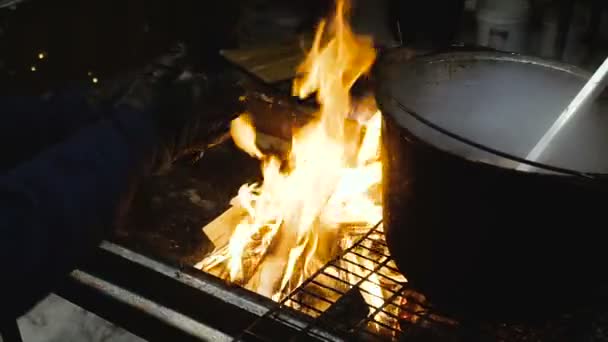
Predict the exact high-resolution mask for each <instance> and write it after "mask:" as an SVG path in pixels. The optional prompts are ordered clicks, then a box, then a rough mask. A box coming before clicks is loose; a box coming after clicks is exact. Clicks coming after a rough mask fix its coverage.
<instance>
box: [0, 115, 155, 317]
mask: <svg viewBox="0 0 608 342" xmlns="http://www.w3.org/2000/svg"><path fill="white" fill-rule="evenodd" d="M155 136H156V134H155V132H154V125H153V123H152V122H151V120H150V119H149V116H148V115H146V114H145V113H138V112H134V111H129V110H127V109H120V110H118V112H117V113H114V114H113V115H111V116H110V117H106V118H104V119H102V120H99V121H97V122H96V123H94V124H91V125H88V126H86V127H84V128H81V129H80V130H79V131H78V133H77V134H75V135H73V136H71V137H70V138H69V139H66V140H65V141H63V142H62V143H60V144H56V145H54V146H53V147H52V148H49V149H47V150H45V151H44V152H42V153H40V154H38V155H37V156H36V157H35V158H33V159H32V160H30V161H28V162H26V163H22V164H20V165H19V166H17V167H15V168H14V169H12V170H10V171H9V172H7V173H6V174H4V175H3V176H0V218H1V220H2V221H0V232H1V235H0V236H1V240H0V260H3V262H4V269H3V272H2V273H3V277H2V278H3V279H2V281H1V282H0V284H2V285H0V286H1V289H0V297H2V298H0V303H1V304H0V308H1V309H0V311H2V312H1V313H2V314H4V315H6V314H13V313H22V312H23V311H24V310H27V309H28V308H29V307H30V306H31V305H32V304H34V303H35V302H36V301H37V300H39V299H41V298H42V296H44V295H45V294H46V293H48V292H49V291H50V290H51V289H52V287H53V286H54V285H55V284H56V282H57V281H58V280H59V279H61V277H62V276H65V275H66V274H67V272H69V271H70V270H71V269H73V268H74V267H75V266H76V265H77V263H78V262H79V261H80V259H81V257H82V256H83V255H84V254H85V253H86V251H87V249H90V248H91V247H92V246H94V244H95V243H98V242H99V239H100V238H101V236H103V234H104V230H107V229H109V228H111V227H112V226H113V225H114V223H115V220H116V215H117V213H118V211H119V210H121V204H122V203H123V201H124V199H125V196H127V195H128V194H129V193H130V192H131V191H132V190H133V187H134V185H135V184H136V181H137V179H139V178H140V177H141V175H142V174H143V173H145V172H146V166H147V165H148V164H149V161H151V160H152V158H153V154H154V150H155V146H156V142H155Z"/></svg>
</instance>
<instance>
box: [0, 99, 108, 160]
mask: <svg viewBox="0 0 608 342" xmlns="http://www.w3.org/2000/svg"><path fill="white" fill-rule="evenodd" d="M87 91H89V89H87V88H72V89H67V90H63V91H61V92H55V93H49V94H46V95H43V96H38V97H34V96H10V97H6V96H5V97H0V153H1V154H2V156H3V157H2V158H0V170H6V168H8V167H11V166H14V165H15V164H16V163H19V162H21V161H23V160H27V159H29V158H31V157H32V156H33V155H35V154H37V153H38V152H40V150H41V149H43V148H45V147H47V146H49V145H52V144H56V143H58V142H61V141H62V140H63V139H65V138H66V137H69V136H70V135H71V134H73V133H74V132H76V131H77V130H78V129H80V128H81V127H83V126H85V125H87V124H90V123H92V122H95V121H97V120H99V119H100V117H101V116H102V112H101V110H99V109H97V108H94V107H91V106H89V104H88V103H87V99H86V94H87Z"/></svg>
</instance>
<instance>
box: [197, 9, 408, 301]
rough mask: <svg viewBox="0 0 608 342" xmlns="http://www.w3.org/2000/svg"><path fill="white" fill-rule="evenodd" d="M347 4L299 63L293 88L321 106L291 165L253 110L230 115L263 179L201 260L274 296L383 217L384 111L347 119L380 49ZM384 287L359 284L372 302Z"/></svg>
mask: <svg viewBox="0 0 608 342" xmlns="http://www.w3.org/2000/svg"><path fill="white" fill-rule="evenodd" d="M347 9H348V4H347V2H345V1H342V0H338V2H337V6H336V13H335V17H334V18H333V20H331V21H330V22H327V21H325V20H324V21H321V23H320V24H319V26H318V29H317V32H316V36H315V39H314V43H313V46H312V48H311V50H310V52H309V53H308V55H307V58H306V59H305V61H304V62H303V63H302V64H301V65H300V66H299V68H298V70H297V71H298V74H299V75H300V77H299V78H298V79H297V80H296V81H295V82H294V84H293V93H294V95H297V96H299V97H301V98H305V97H308V96H310V95H311V94H313V93H315V92H316V95H317V101H318V103H319V104H320V111H319V113H318V115H317V116H316V117H317V119H316V120H314V121H313V122H310V123H308V124H307V125H306V126H304V127H303V128H301V129H299V130H298V131H297V132H296V133H295V135H294V137H293V141H292V147H291V151H290V152H289V156H288V161H289V168H288V169H287V171H285V167H284V163H283V161H281V160H279V159H278V158H277V157H275V156H272V155H264V154H263V153H262V152H261V151H260V150H259V149H258V148H257V146H256V144H255V128H254V127H253V126H252V124H251V121H250V120H249V118H248V117H247V116H242V117H240V118H238V119H237V120H235V121H234V122H233V124H232V130H231V133H232V135H233V138H234V141H235V142H236V144H237V146H239V147H240V148H241V149H243V150H245V151H246V152H247V153H249V154H250V155H252V156H254V157H256V158H259V159H260V160H262V171H263V178H264V181H263V183H261V184H246V185H243V186H242V187H241V189H240V190H239V193H238V195H237V196H236V197H235V198H234V199H233V201H232V205H233V206H235V207H237V208H240V209H242V211H243V212H244V213H245V215H244V218H243V219H242V221H241V222H240V223H239V224H238V225H237V226H236V229H235V231H234V233H233V235H232V237H231V239H230V241H229V243H228V244H227V245H226V246H221V247H220V248H218V249H216V250H215V251H214V252H213V253H212V254H211V255H209V256H208V257H206V258H205V259H204V260H202V261H201V262H200V263H198V264H197V265H196V267H198V268H200V269H203V270H205V271H208V272H211V273H214V274H216V275H218V276H220V277H223V278H225V279H227V280H230V281H231V282H235V283H237V284H240V285H242V286H244V287H245V288H248V289H250V290H252V291H255V292H257V293H260V294H262V295H265V296H267V297H270V298H272V299H274V300H277V301H278V300H280V299H282V298H283V297H284V296H285V295H287V294H288V293H290V292H291V291H293V290H294V289H295V288H296V287H297V286H298V285H300V284H301V283H302V282H303V281H304V280H305V279H307V278H308V277H310V276H311V275H312V274H313V273H314V272H315V271H316V270H317V269H319V268H320V267H321V266H323V265H324V264H326V263H327V262H328V261H329V260H331V259H332V258H333V257H334V256H335V255H336V253H338V252H340V250H344V249H346V248H348V247H350V246H351V245H352V244H353V243H354V242H355V241H356V239H357V238H358V237H359V236H361V231H362V229H361V227H367V229H369V228H370V227H372V226H373V225H375V224H376V223H378V222H379V221H380V220H381V218H382V203H381V196H380V191H379V188H380V184H381V182H382V170H381V169H382V167H381V163H380V160H379V144H380V122H381V114H380V112H379V111H378V110H377V109H375V107H374V108H373V109H372V111H371V113H373V115H371V118H370V119H367V120H361V121H353V120H349V119H347V117H348V115H349V113H351V112H352V111H353V110H355V106H353V105H352V103H351V97H350V90H351V87H352V86H353V85H354V83H355V82H356V81H357V80H358V79H359V78H360V77H361V76H362V75H364V74H365V73H367V72H368V71H369V70H370V68H371V66H372V64H373V62H374V59H375V57H376V51H375V49H374V47H373V43H372V40H371V39H370V38H368V37H361V36H357V35H355V34H354V33H353V32H352V30H351V29H350V27H349V26H348V24H347V23H346V20H345V15H346V12H347ZM356 114H357V113H356ZM357 116H360V117H364V116H365V115H357ZM367 117H368V118H369V117H370V115H367ZM357 262H358V264H359V265H360V266H362V268H361V267H358V266H354V265H352V264H349V266H347V267H348V268H349V270H350V271H351V272H353V273H355V274H359V273H361V272H362V270H363V268H365V267H372V265H366V261H365V260H364V259H361V260H357ZM337 276H340V277H348V275H346V276H344V275H337ZM399 277H401V276H399ZM400 279H401V280H402V281H405V279H404V278H403V277H401V278H400ZM379 284H380V279H378V276H377V275H372V276H371V277H369V279H368V281H367V282H366V283H365V284H363V285H362V288H363V289H364V290H365V291H366V294H364V295H363V296H364V299H365V300H366V301H367V302H368V304H369V305H370V307H373V308H378V307H380V306H381V305H382V303H383V302H384V297H385V296H386V295H385V294H384V293H383V290H382V288H381V287H380V286H379Z"/></svg>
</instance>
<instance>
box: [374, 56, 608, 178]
mask: <svg viewBox="0 0 608 342" xmlns="http://www.w3.org/2000/svg"><path fill="white" fill-rule="evenodd" d="M454 60H457V61H465V60H467V61H471V60H473V61H483V60H493V61H496V60H499V61H507V62H517V63H525V64H534V65H539V66H543V67H547V68H552V69H555V70H559V71H562V72H566V73H568V74H571V75H573V76H576V77H578V78H581V79H584V80H587V79H589V78H590V77H591V73H590V72H588V71H586V70H584V69H581V68H579V67H577V66H574V65H570V64H567V63H563V62H559V61H554V60H547V59H542V58H539V57H533V56H527V55H523V54H518V53H512V52H502V51H488V50H474V49H473V50H470V49H462V48H460V47H455V48H454V51H443V52H439V53H430V54H426V55H423V56H420V57H416V58H411V52H410V51H409V50H407V49H406V48H397V49H393V50H390V51H386V52H385V53H384V54H382V56H381V58H380V59H379V60H378V63H377V65H376V67H375V69H377V72H375V74H376V75H380V77H382V75H383V74H385V71H384V70H386V69H387V68H388V67H390V66H392V65H395V64H410V65H415V64H417V63H441V62H445V61H454ZM378 81H379V83H378V84H382V80H381V79H380V80H378ZM376 100H377V103H378V107H379V109H380V110H381V112H382V113H383V114H384V115H383V117H384V116H388V117H391V118H390V119H391V122H392V124H397V123H396V122H395V121H394V119H393V118H392V115H391V111H390V110H385V109H387V107H388V103H391V102H392V104H393V105H396V106H397V107H399V109H400V110H401V111H402V112H404V113H405V114H407V115H409V116H411V117H412V118H414V119H415V120H416V121H418V122H420V123H421V124H423V125H424V126H426V127H427V128H429V129H431V130H434V131H437V132H439V133H440V134H442V135H444V136H447V137H448V138H450V139H452V140H455V141H458V142H459V143H462V144H465V145H467V146H470V147H472V148H475V149H478V150H481V151H483V152H486V153H489V154H492V155H495V156H498V157H501V158H504V159H507V160H510V161H513V162H517V163H522V164H526V165H530V166H533V167H535V168H537V169H541V170H544V171H549V172H551V173H549V174H547V173H543V172H539V171H537V170H531V171H521V170H517V169H515V168H512V167H507V166H503V165H499V164H495V163H490V162H487V161H484V160H481V159H478V158H471V157H467V156H462V155H459V154H457V153H455V152H452V151H448V150H446V149H444V148H441V147H438V146H436V145H435V144H433V143H432V142H430V141H428V140H427V139H423V138H421V137H420V136H418V135H416V134H415V133H414V132H412V131H411V130H409V129H407V128H406V127H401V126H400V128H401V129H404V130H406V131H407V132H408V134H410V135H411V136H413V137H415V138H416V139H417V140H419V141H420V142H423V143H425V144H426V145H428V146H431V147H433V148H434V149H436V150H439V151H441V152H443V153H447V154H449V155H451V156H454V157H458V158H461V159H464V160H467V161H470V162H475V163H482V164H484V165H488V166H491V167H495V168H499V169H503V170H505V171H510V172H515V173H518V174H534V175H542V176H553V177H562V178H566V177H577V178H584V179H587V180H593V179H608V173H601V172H583V171H577V170H574V169H570V168H564V167H557V166H552V165H549V164H546V163H541V162H534V161H530V160H528V159H526V158H522V157H518V156H515V155H513V154H511V153H506V152H502V151H500V150H498V149H494V148H492V147H489V146H486V145H485V144H481V143H478V142H476V141H473V140H470V139H468V138H465V137H463V136H461V135H459V134H457V133H454V132H452V131H450V130H449V129H445V128H442V127H441V126H440V125H437V124H435V123H433V122H432V121H430V120H428V119H427V118H425V117H423V116H422V115H420V114H418V113H417V112H416V111H414V110H412V109H410V108H408V107H406V106H405V105H403V104H402V103H400V102H399V101H398V100H397V99H396V98H394V97H393V96H392V95H391V94H390V93H388V92H385V91H383V90H381V87H376Z"/></svg>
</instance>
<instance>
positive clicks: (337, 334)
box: [236, 222, 452, 341]
mask: <svg viewBox="0 0 608 342" xmlns="http://www.w3.org/2000/svg"><path fill="white" fill-rule="evenodd" d="M374 234H378V235H379V236H381V238H380V239H371V238H370V237H371V236H372V235H374ZM365 241H371V242H373V243H375V244H381V245H383V246H384V247H387V245H386V240H385V239H384V233H383V231H382V222H379V223H378V224H376V225H375V226H373V227H372V228H371V229H369V231H368V232H367V233H365V234H364V235H363V236H362V237H361V238H360V239H359V240H357V241H356V242H355V243H354V244H353V245H352V246H350V247H349V248H347V249H345V250H344V251H342V253H339V254H338V255H337V256H336V257H335V258H334V259H332V260H331V261H329V262H328V263H326V264H325V265H324V266H323V267H321V268H320V269H319V270H317V271H316V272H315V273H314V274H313V275H312V276H310V277H308V278H307V279H306V280H305V281H304V282H303V283H302V284H301V285H300V286H299V287H298V288H297V289H295V290H294V291H292V292H291V293H290V294H289V295H287V296H285V298H283V299H282V300H281V301H280V302H279V303H278V305H277V306H276V308H275V309H273V310H270V311H268V312H267V313H266V314H264V315H263V316H261V317H260V318H259V319H258V320H256V321H255V322H254V323H253V324H252V325H251V326H249V327H248V328H247V329H246V330H245V331H244V332H243V333H242V334H241V335H240V336H238V337H237V338H236V340H241V341H250V340H256V341H272V340H273V339H272V338H270V337H268V336H263V334H262V333H263V332H267V331H268V329H267V328H266V329H261V330H262V331H263V332H259V331H257V330H259V329H257V328H258V327H259V326H261V325H262V324H266V323H268V322H269V321H276V322H280V323H282V324H285V323H286V322H285V320H284V319H282V318H281V316H283V315H285V314H296V315H298V316H299V317H300V318H301V321H305V322H307V325H306V326H303V327H296V326H292V328H293V329H294V330H292V332H294V331H295V334H293V335H291V336H287V337H285V336H283V337H282V339H283V340H289V341H297V340H309V339H311V338H312V339H316V340H320V341H340V340H364V341H384V340H394V339H396V338H400V337H401V338H402V337H405V335H407V333H406V331H403V330H401V329H399V328H396V327H390V326H388V325H386V324H384V323H383V322H379V321H377V320H376V319H375V317H376V316H377V315H378V314H380V313H384V314H386V315H390V316H393V318H395V319H397V320H399V321H400V322H402V323H403V324H408V322H407V320H405V319H402V318H400V317H396V316H395V315H394V314H391V313H390V312H389V311H387V310H386V308H387V307H388V306H389V305H396V304H395V300H397V299H398V298H400V297H401V298H406V299H407V300H408V301H414V302H415V303H416V304H418V305H419V307H423V308H425V309H424V310H422V311H416V312H414V311H408V310H407V309H406V308H403V307H401V306H400V309H401V310H403V313H408V314H410V315H412V317H416V324H414V323H411V324H412V325H416V326H418V327H421V326H433V328H435V329H437V328H440V329H443V328H448V329H449V328H452V327H451V326H449V325H448V324H446V323H445V322H438V321H437V320H435V319H433V318H432V317H431V312H432V311H431V309H430V307H428V306H427V304H425V303H421V302H420V301H418V300H416V299H415V298H412V297H411V296H408V295H407V294H406V293H405V292H406V291H408V290H410V288H409V287H408V284H407V282H400V281H397V280H395V279H391V278H390V277H388V276H387V275H385V274H382V273H381V272H379V271H380V270H381V269H383V268H388V269H390V270H392V271H394V272H397V273H399V271H398V270H397V269H396V268H395V267H393V266H391V265H389V263H391V262H392V261H393V259H392V257H391V256H390V255H386V254H383V253H379V252H378V251H375V250H371V249H370V248H369V247H366V246H365V245H364V242H365ZM359 248H363V249H367V250H370V251H371V252H373V253H375V254H378V255H379V256H381V258H380V260H373V259H372V258H370V257H367V256H364V255H361V254H359V253H357V252H356V250H357V249H359ZM349 254H354V255H356V256H357V257H360V258H364V259H366V260H369V261H370V262H372V263H373V265H374V267H373V269H369V268H368V267H366V266H364V265H355V266H357V267H360V268H362V269H365V270H366V271H367V272H366V273H367V274H366V275H365V276H361V275H358V274H355V273H353V272H351V271H349V270H346V269H344V268H343V267H341V266H340V263H342V262H346V263H353V264H354V262H353V261H352V260H349V259H347V258H346V256H347V255H349ZM330 267H334V268H336V269H339V270H340V271H342V272H347V273H351V274H352V275H354V276H355V277H357V278H360V279H359V280H358V281H357V282H356V283H355V284H351V283H347V282H346V280H344V279H339V278H337V277H335V276H333V275H332V274H329V273H327V272H326V271H327V270H328V269H329V268H330ZM374 274H375V275H378V276H380V277H383V278H386V279H388V280H390V281H392V282H394V283H395V284H397V289H386V288H384V287H382V285H381V284H377V285H380V286H381V287H382V288H383V289H384V290H387V291H389V292H392V294H391V295H390V297H389V298H387V299H386V300H384V301H383V304H382V305H381V306H379V307H375V306H372V305H369V304H367V303H366V305H367V306H368V308H369V309H370V313H369V314H368V315H367V316H366V317H365V318H362V319H361V320H359V321H358V322H357V323H356V324H355V325H354V326H351V327H349V328H348V329H343V328H336V326H337V325H338V324H336V323H339V322H332V321H331V320H330V319H327V318H326V317H323V314H324V313H325V312H328V311H329V310H330V309H331V308H332V307H333V306H334V305H336V303H337V302H338V301H339V300H341V299H342V298H344V297H345V296H347V295H348V294H349V293H350V292H351V291H359V292H360V293H361V292H366V293H367V294H368V295H370V296H373V295H374V294H372V293H370V292H368V291H367V290H365V289H363V288H362V287H361V286H362V285H363V284H364V283H365V282H366V281H368V282H371V281H370V280H369V278H370V277H371V276H372V275H374ZM319 276H327V277H330V278H333V279H335V280H336V281H339V282H343V283H345V284H346V285H347V286H349V287H350V289H349V290H348V291H347V292H343V291H341V290H339V289H336V288H330V287H328V286H327V285H325V284H322V283H320V282H318V281H317V278H318V277H319ZM371 283H373V284H376V283H375V282H371ZM312 284H314V285H316V286H320V287H323V288H326V289H328V290H330V291H333V292H335V293H338V294H339V296H338V298H337V299H336V301H331V300H330V299H328V298H324V297H322V296H319V295H317V294H315V293H313V292H311V291H308V290H307V288H308V287H309V286H310V285H312ZM302 294H306V295H307V296H312V297H315V298H318V299H319V300H321V301H324V302H327V303H329V304H330V306H329V307H327V308H326V309H325V310H324V311H321V310H319V309H317V308H314V307H312V306H309V305H307V304H306V303H303V302H302V301H301V300H299V299H298V297H299V296H301V295H302ZM290 301H291V302H292V303H295V304H297V305H301V306H302V307H306V308H307V309H308V310H312V311H313V312H315V313H316V314H317V315H318V316H317V317H313V316H312V315H308V314H304V313H302V312H299V310H298V309H294V308H292V307H290V306H289V305H288V302H290ZM302 316H305V318H304V319H302ZM370 323H374V324H379V325H381V326H383V327H384V329H386V331H387V332H392V334H391V335H392V336H389V335H380V334H378V333H373V332H371V331H369V330H368V329H366V327H367V326H368V324H370ZM332 326H333V328H332Z"/></svg>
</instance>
